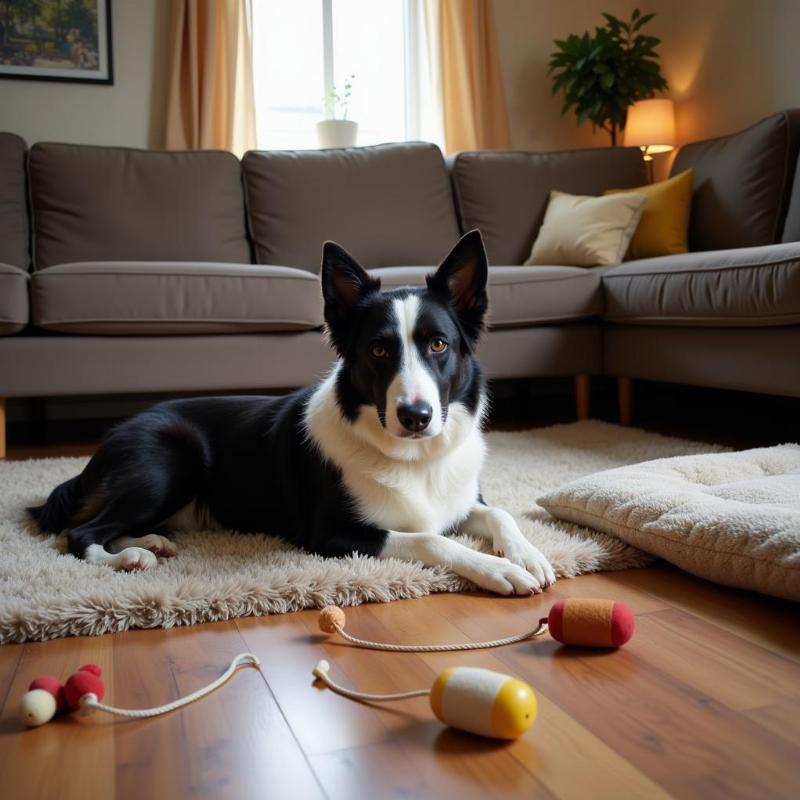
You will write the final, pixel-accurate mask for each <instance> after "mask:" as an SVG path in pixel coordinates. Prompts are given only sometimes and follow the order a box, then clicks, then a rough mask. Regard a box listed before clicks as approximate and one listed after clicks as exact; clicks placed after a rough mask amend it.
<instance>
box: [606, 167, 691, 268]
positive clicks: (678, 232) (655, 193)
mask: <svg viewBox="0 0 800 800" xmlns="http://www.w3.org/2000/svg"><path fill="white" fill-rule="evenodd" d="M692 177H693V172H692V170H690V169H687V170H686V171H685V172H681V173H680V174H679V175H675V176H674V177H673V178H669V179H667V180H665V181H659V182H658V183H652V184H650V185H649V186H639V187H638V188H636V189H609V190H608V191H607V192H606V193H605V194H606V195H611V194H623V193H626V192H635V193H636V194H643V195H644V196H645V197H646V198H647V202H646V203H645V205H644V210H643V211H642V218H641V220H640V221H639V227H638V228H636V233H634V235H633V239H631V246H630V249H629V250H628V255H627V258H629V259H635V258H657V257H658V256H672V255H677V254H678V253H688V252H689V214H690V212H691V210H692Z"/></svg>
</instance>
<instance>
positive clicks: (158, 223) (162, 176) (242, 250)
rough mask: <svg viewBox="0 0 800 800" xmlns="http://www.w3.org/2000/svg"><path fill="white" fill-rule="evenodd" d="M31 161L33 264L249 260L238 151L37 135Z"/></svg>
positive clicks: (230, 261)
mask: <svg viewBox="0 0 800 800" xmlns="http://www.w3.org/2000/svg"><path fill="white" fill-rule="evenodd" d="M28 164H29V166H28V169H29V173H30V193H31V205H32V212H33V230H34V265H35V267H36V269H43V268H46V267H51V266H53V265H55V264H64V263H74V262H78V261H209V262H212V261H213V262H229V263H248V262H249V261H250V246H249V243H248V241H247V230H246V217H245V210H244V195H243V192H242V185H241V170H240V164H239V161H238V159H237V158H236V157H235V156H233V155H232V154H231V153H225V152H222V151H193V152H167V151H158V150H153V151H148V150H132V149H129V148H124V147H86V146H82V145H70V144H35V145H34V146H33V147H32V148H31V152H30V157H29V161H28Z"/></svg>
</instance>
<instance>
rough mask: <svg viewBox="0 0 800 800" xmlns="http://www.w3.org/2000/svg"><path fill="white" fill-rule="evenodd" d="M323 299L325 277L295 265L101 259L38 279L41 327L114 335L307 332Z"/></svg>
mask: <svg viewBox="0 0 800 800" xmlns="http://www.w3.org/2000/svg"><path fill="white" fill-rule="evenodd" d="M321 298H322V293H321V290H320V286H319V280H318V279H317V277H316V276H314V275H311V274H309V273H307V272H303V271H301V270H296V269H291V268H290V267H270V266H263V267H262V266H254V265H246V266H245V265H239V264H208V263H199V264H192V263H184V262H162V263H156V262H151V263H142V262H105V263H103V262H99V263H98V262H94V263H77V264H61V265H59V266H55V267H48V268H47V269H44V270H38V271H37V272H35V273H34V274H33V276H32V278H31V317H32V320H33V322H34V324H35V325H37V326H39V327H40V328H45V329H46V330H51V331H63V332H65V333H81V334H101V335H106V336H114V335H120V336H123V335H129V334H137V335H139V334H143V335H158V334H199V333H231V332H247V333H252V332H255V331H293V330H307V329H309V328H315V327H317V326H319V325H321V324H322V299H321Z"/></svg>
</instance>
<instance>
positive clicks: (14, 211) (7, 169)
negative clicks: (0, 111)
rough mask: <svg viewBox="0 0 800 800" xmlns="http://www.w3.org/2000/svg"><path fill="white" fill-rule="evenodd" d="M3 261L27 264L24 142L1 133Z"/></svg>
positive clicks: (0, 238) (0, 232)
mask: <svg viewBox="0 0 800 800" xmlns="http://www.w3.org/2000/svg"><path fill="white" fill-rule="evenodd" d="M0 262H2V263H4V264H13V265H14V266H15V267H21V268H22V269H27V268H28V210H27V201H26V199H25V142H24V140H22V139H20V137H19V136H15V135H14V134H13V133H0Z"/></svg>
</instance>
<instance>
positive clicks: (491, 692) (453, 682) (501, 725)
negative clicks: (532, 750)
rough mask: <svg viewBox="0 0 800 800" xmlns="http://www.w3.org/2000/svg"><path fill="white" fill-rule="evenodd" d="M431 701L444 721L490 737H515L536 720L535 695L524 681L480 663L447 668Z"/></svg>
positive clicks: (435, 711) (438, 717)
mask: <svg viewBox="0 0 800 800" xmlns="http://www.w3.org/2000/svg"><path fill="white" fill-rule="evenodd" d="M430 703H431V709H432V710H433V713H434V714H435V715H436V718H437V719H439V720H441V721H442V722H444V723H445V724H446V725H450V726H451V727H453V728H458V729H459V730H462V731H469V733H476V734H478V735H479V736H488V737H490V738H493V739H516V738H517V737H518V736H522V734H523V733H525V731H527V730H528V729H529V728H530V727H531V726H532V725H533V723H534V722H535V721H536V710H537V704H536V695H535V694H534V693H533V689H531V687H530V686H529V685H528V684H527V683H525V681H521V680H518V679H517V678H512V677H510V676H509V675H503V674H502V673H500V672H494V671H492V670H490V669H481V668H479V667H450V669H446V670H445V671H444V672H442V673H441V674H440V675H439V677H438V678H437V679H436V681H435V683H434V684H433V687H432V688H431V694H430Z"/></svg>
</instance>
